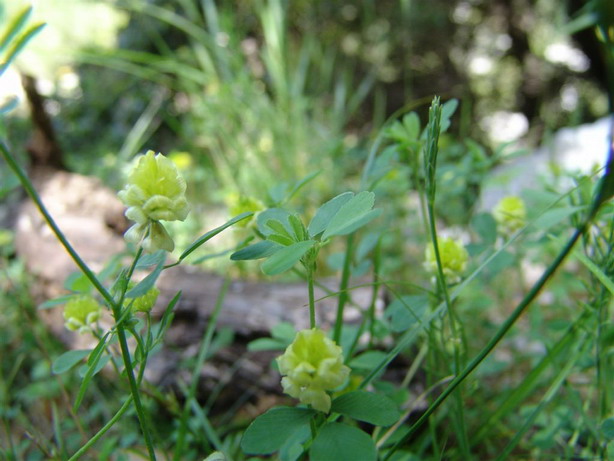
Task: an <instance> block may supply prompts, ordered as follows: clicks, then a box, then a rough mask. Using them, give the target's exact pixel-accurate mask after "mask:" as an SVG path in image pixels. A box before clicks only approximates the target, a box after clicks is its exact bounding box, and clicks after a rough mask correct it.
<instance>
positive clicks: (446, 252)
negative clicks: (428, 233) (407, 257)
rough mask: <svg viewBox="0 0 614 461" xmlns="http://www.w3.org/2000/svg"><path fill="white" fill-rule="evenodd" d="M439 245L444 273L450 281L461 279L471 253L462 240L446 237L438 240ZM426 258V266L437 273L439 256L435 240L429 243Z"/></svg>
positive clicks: (425, 253) (431, 271)
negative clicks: (437, 255) (434, 243)
mask: <svg viewBox="0 0 614 461" xmlns="http://www.w3.org/2000/svg"><path fill="white" fill-rule="evenodd" d="M438 247H439V257H440V259H441V267H442V269H443V274H444V275H445V276H446V278H447V280H448V281H449V282H450V283H455V282H458V281H460V276H461V274H462V273H463V272H464V271H465V269H466V268H467V261H468V260H469V254H468V253H467V250H466V249H465V247H464V246H463V244H462V242H460V241H459V240H454V239H452V238H450V237H444V238H441V239H439V240H438ZM424 259H425V261H424V268H425V269H426V270H427V271H429V272H430V273H432V274H437V258H436V256H435V246H434V245H433V242H431V243H429V244H428V245H427V247H426V250H425V252H424Z"/></svg>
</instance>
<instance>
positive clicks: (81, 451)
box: [68, 395, 132, 461]
mask: <svg viewBox="0 0 614 461" xmlns="http://www.w3.org/2000/svg"><path fill="white" fill-rule="evenodd" d="M131 404H132V395H131V396H129V397H128V398H127V399H126V401H125V402H124V404H123V405H122V406H121V407H120V409H119V410H117V413H115V415H113V417H112V418H111V419H110V420H109V421H108V422H107V423H106V424H105V425H104V426H103V427H102V428H101V429H100V430H99V431H98V432H97V433H96V434H95V435H94V436H93V437H92V438H91V439H89V440H88V441H87V443H86V444H85V445H83V446H82V447H81V448H79V450H77V452H76V453H75V454H74V455H72V456H71V457H70V458H68V461H75V460H77V459H79V458H80V457H81V456H83V455H84V454H85V453H86V452H87V451H88V450H89V449H90V448H91V447H92V446H93V445H94V444H95V443H96V442H98V440H100V438H101V437H102V436H103V435H105V434H106V432H107V431H108V430H109V429H111V428H112V427H113V425H114V424H115V423H116V422H117V421H119V418H121V417H122V416H123V414H124V413H126V411H127V410H128V409H129V408H130V405H131Z"/></svg>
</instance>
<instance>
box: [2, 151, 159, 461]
mask: <svg viewBox="0 0 614 461" xmlns="http://www.w3.org/2000/svg"><path fill="white" fill-rule="evenodd" d="M0 152H1V153H2V157H3V158H4V160H5V161H6V163H7V164H8V165H9V167H10V168H11V170H12V171H13V172H14V173H15V175H16V176H17V178H18V179H19V182H20V183H21V185H22V186H23V188H24V189H25V191H26V193H27V194H28V196H29V197H30V198H31V199H32V201H33V202H34V204H35V205H36V207H37V208H38V210H39V212H40V213H41V215H42V216H43V218H44V219H45V222H46V223H47V225H48V226H49V227H50V228H51V230H52V231H53V233H54V234H55V236H56V238H57V239H58V240H59V242H60V243H61V244H62V246H63V247H64V249H65V250H66V251H67V252H68V254H69V255H70V256H71V258H72V259H73V261H74V262H75V264H77V266H78V267H79V269H81V271H82V272H83V274H85V276H86V277H87V278H88V279H89V280H90V282H91V283H92V285H94V287H95V288H96V290H97V291H98V292H99V293H100V295H101V296H102V297H103V298H104V300H105V301H106V302H107V303H108V305H109V306H111V309H112V311H113V316H114V317H115V319H116V320H119V319H120V314H121V307H122V306H121V304H118V303H116V302H115V300H114V299H113V296H111V294H110V293H109V292H108V291H107V289H106V288H105V287H104V286H103V285H102V283H101V282H100V280H98V278H97V277H96V275H95V274H94V273H93V272H92V270H91V269H90V268H89V267H88V266H87V264H86V263H85V261H83V259H81V257H80V256H79V254H78V253H77V252H76V251H75V249H74V248H73V247H72V245H71V244H70V243H69V242H68V239H67V238H66V236H65V235H64V234H63V232H62V231H61V230H60V228H59V227H58V225H57V224H56V223H55V221H54V219H53V217H52V216H51V215H50V214H49V212H48V211H47V208H46V207H45V205H44V204H43V202H42V200H41V198H40V196H39V195H38V193H37V192H36V189H34V186H33V185H32V182H31V181H30V179H29V178H28V176H27V175H26V173H25V171H24V170H23V169H22V168H21V167H20V166H19V164H18V163H17V162H16V161H15V159H14V158H13V156H12V155H11V153H10V152H9V150H8V148H7V147H6V145H5V144H4V142H2V141H0ZM135 264H136V258H135V262H133V266H134V265H135ZM122 297H123V294H122ZM117 337H118V339H119V344H120V347H121V351H122V358H123V360H124V366H125V368H126V375H127V376H128V382H129V384H130V392H131V394H132V397H133V399H134V404H135V408H136V411H137V414H138V417H139V423H140V425H141V430H142V432H143V436H144V438H145V443H146V445H147V450H148V452H149V456H150V458H151V459H152V460H155V459H156V455H155V452H154V449H153V443H152V440H151V434H150V432H149V429H148V426H147V421H148V418H147V416H146V415H145V411H144V408H143V405H142V403H141V399H140V397H139V390H138V387H137V385H136V380H135V378H134V370H133V368H132V359H131V357H130V350H129V348H128V341H127V339H126V331H125V329H124V327H123V325H122V322H118V323H117Z"/></svg>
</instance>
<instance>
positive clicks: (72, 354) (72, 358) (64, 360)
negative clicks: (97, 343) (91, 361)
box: [51, 349, 92, 375]
mask: <svg viewBox="0 0 614 461" xmlns="http://www.w3.org/2000/svg"><path fill="white" fill-rule="evenodd" d="M90 352H92V350H91V349H79V350H76V351H68V352H64V353H63V354H62V355H60V356H59V357H58V358H57V359H55V360H54V361H53V365H52V366H51V371H53V373H54V374H56V375H59V374H62V373H65V372H67V371H68V370H70V369H71V368H72V367H74V366H75V365H76V364H78V363H79V362H80V361H81V360H83V359H84V358H85V357H87V356H88V354H89V353H90Z"/></svg>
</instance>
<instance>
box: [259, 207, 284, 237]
mask: <svg viewBox="0 0 614 461" xmlns="http://www.w3.org/2000/svg"><path fill="white" fill-rule="evenodd" d="M289 217H290V213H289V212H287V211H286V210H282V209H281V208H269V209H268V210H264V211H263V212H261V213H260V214H258V217H257V218H256V222H257V223H258V230H259V231H260V232H261V233H262V235H265V236H269V235H271V234H274V233H275V231H274V230H273V229H271V228H270V227H269V226H267V225H266V224H267V221H269V220H271V219H272V220H275V221H279V222H280V223H282V224H283V226H284V228H285V229H286V231H288V235H289V234H290V233H291V232H292V228H291V227H290V223H289V222H288V218H289Z"/></svg>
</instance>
